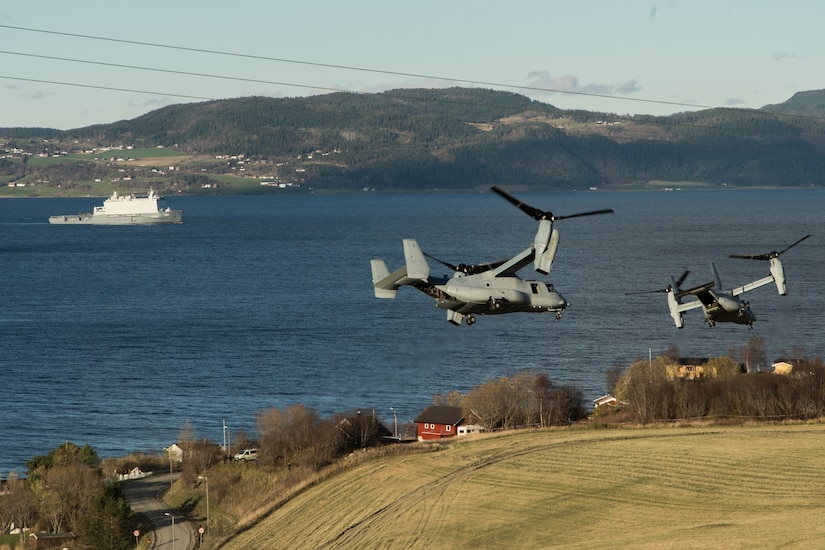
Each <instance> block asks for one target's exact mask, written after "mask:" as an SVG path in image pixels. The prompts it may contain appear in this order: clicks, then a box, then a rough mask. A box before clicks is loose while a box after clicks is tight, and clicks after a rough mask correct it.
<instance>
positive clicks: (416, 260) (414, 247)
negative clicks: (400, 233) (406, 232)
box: [404, 239, 430, 281]
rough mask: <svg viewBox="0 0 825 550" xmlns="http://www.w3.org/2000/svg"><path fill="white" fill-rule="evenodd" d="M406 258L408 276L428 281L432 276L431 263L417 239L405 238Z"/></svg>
mask: <svg viewBox="0 0 825 550" xmlns="http://www.w3.org/2000/svg"><path fill="white" fill-rule="evenodd" d="M404 258H406V260H407V277H409V278H411V279H417V280H420V281H426V280H427V278H429V276H430V264H428V263H427V258H425V257H424V252H422V251H421V247H420V246H418V241H416V240H415V239H404Z"/></svg>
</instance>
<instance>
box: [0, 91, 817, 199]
mask: <svg viewBox="0 0 825 550" xmlns="http://www.w3.org/2000/svg"><path fill="white" fill-rule="evenodd" d="M822 105H825V91H815V92H805V93H804V94H802V95H800V94H797V95H796V96H794V98H792V99H791V100H789V102H788V103H787V104H782V105H779V106H777V105H772V106H767V107H766V108H765V109H762V110H740V109H711V110H703V111H697V112H687V113H680V114H676V115H672V116H668V117H654V116H639V115H636V116H617V115H612V114H607V113H594V112H587V111H561V110H559V109H556V108H555V107H553V106H552V105H548V104H545V103H541V102H537V101H534V100H531V99H529V98H527V97H524V96H521V95H518V94H514V93H508V92H501V91H492V90H484V89H475V88H472V89H470V88H451V89H437V90H424V89H414V90H393V91H389V92H385V93H378V94H352V93H331V94H328V95H319V96H311V97H301V98H282V99H275V98H264V97H249V98H240V99H228V100H221V101H209V102H204V103H189V104H180V105H173V106H169V107H165V108H162V109H158V110H156V111H153V112H150V113H148V114H146V115H143V116H141V117H138V118H136V119H134V120H124V121H120V122H116V123H114V124H106V125H96V126H90V127H86V128H79V129H75V130H68V131H59V130H52V129H38V128H7V129H0V136H2V137H0V144H2V145H3V148H4V149H5V150H6V155H5V158H3V159H0V184H5V183H16V182H17V183H19V182H24V183H28V184H31V185H40V186H47V187H49V186H50V187H53V188H60V189H71V188H77V186H79V185H80V186H82V185H84V182H87V181H89V180H90V179H92V178H94V179H98V180H106V178H108V181H110V182H112V183H115V182H116V181H117V178H116V177H111V174H110V172H111V170H107V168H106V166H105V162H106V161H109V160H111V159H108V158H107V159H104V160H101V157H92V156H91V155H87V156H86V157H84V156H83V155H77V154H74V155H72V154H73V153H80V152H81V151H86V152H87V153H88V152H91V151H98V150H101V149H102V148H108V147H127V146H128V147H136V148H156V147H160V146H162V147H165V148H169V149H172V150H174V151H177V152H178V153H179V154H181V155H186V157H185V160H184V159H183V158H182V159H180V162H178V166H177V167H176V172H175V173H174V174H168V175H167V177H166V179H165V186H166V187H167V188H169V189H171V188H174V189H176V191H177V192H189V193H194V192H202V190H203V189H205V188H207V187H209V184H215V185H218V184H220V185H224V186H230V187H231V185H232V182H231V180H227V179H225V178H224V179H221V177H220V176H226V175H230V176H233V177H238V178H257V179H272V180H273V181H276V182H286V183H295V184H296V185H301V186H304V187H307V186H311V187H313V188H316V189H323V188H330V189H362V188H377V189H383V190H387V189H431V188H453V189H468V188H476V187H486V186H490V185H493V184H499V185H501V184H504V185H508V184H509V185H529V186H534V187H547V188H559V189H581V188H587V187H593V186H598V187H616V188H619V187H623V186H644V185H646V184H648V183H649V182H651V181H658V182H681V183H684V182H699V183H704V184H710V185H726V186H751V185H759V186H819V185H823V184H825V140H823V137H825V117H823V112H822ZM27 155H28V156H29V157H30V158H35V157H36V156H38V157H39V158H42V157H44V156H53V157H54V156H60V155H62V158H64V159H65V160H66V162H53V163H49V164H48V166H43V165H40V166H37V163H34V162H31V161H27ZM216 159H219V160H220V161H219V162H216ZM224 159H235V160H237V159H243V160H242V162H241V164H242V166H240V167H239V165H238V164H237V163H233V162H230V161H224ZM101 162H103V163H104V165H103V166H101V165H100V164H101ZM78 164H81V165H82V164H87V166H85V167H81V166H78ZM167 164H168V163H167ZM155 173H157V172H155ZM101 176H102V177H101ZM145 177H147V176H145V175H142V174H140V173H136V174H135V180H138V182H139V180H140V179H141V178H145ZM144 183H145V182H144ZM161 187H163V185H161Z"/></svg>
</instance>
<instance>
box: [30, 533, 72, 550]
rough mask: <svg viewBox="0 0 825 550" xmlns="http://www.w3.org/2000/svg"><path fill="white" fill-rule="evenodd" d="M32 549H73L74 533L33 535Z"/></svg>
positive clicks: (31, 535)
mask: <svg viewBox="0 0 825 550" xmlns="http://www.w3.org/2000/svg"><path fill="white" fill-rule="evenodd" d="M29 537H30V538H31V547H32V548H35V549H37V550H43V549H44V548H71V547H72V546H74V535H73V534H72V533H44V532H40V533H32V534H30V535H29Z"/></svg>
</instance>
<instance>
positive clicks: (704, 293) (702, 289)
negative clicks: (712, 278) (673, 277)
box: [676, 283, 716, 311]
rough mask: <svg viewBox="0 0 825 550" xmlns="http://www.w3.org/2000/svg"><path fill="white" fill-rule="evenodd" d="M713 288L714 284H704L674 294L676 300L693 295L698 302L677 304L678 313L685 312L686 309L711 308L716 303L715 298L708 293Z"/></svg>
mask: <svg viewBox="0 0 825 550" xmlns="http://www.w3.org/2000/svg"><path fill="white" fill-rule="evenodd" d="M714 286H716V285H715V284H714V283H705V284H703V285H700V286H696V287H693V288H690V289H688V290H680V291H679V292H677V293H676V298H677V299H678V298H682V297H684V296H688V295H693V296H696V297H697V298H698V300H695V301H691V302H687V303H685V304H679V311H686V310H688V309H693V308H697V307H700V306H702V305H704V306H711V305H713V304H714V303H716V296H714V295H713V293H712V292H711V291H710V289H712V288H713V287H714Z"/></svg>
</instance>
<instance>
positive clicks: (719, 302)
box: [628, 235, 810, 330]
mask: <svg viewBox="0 0 825 550" xmlns="http://www.w3.org/2000/svg"><path fill="white" fill-rule="evenodd" d="M808 237H810V235H805V236H804V237H802V238H801V239H799V240H798V241H796V242H795V243H793V244H792V245H790V246H789V247H787V248H785V249H784V250H781V251H779V252H777V251H773V252H768V253H767V254H731V256H730V257H731V258H745V259H750V260H765V261H770V263H771V265H770V275H768V276H767V277H763V278H761V279H758V280H756V281H753V282H751V283H747V284H745V285H742V286H740V287H737V288H734V289H733V290H731V291H730V292H725V291H724V290H722V282H721V280H720V279H719V273H718V272H717V271H716V266H715V265H714V264H713V262H711V264H710V270H711V273H712V275H713V281H711V282H709V283H705V284H702V285H699V286H696V287H693V288H689V289H687V290H682V288H681V285H682V283H683V282H684V281H685V279H686V278H687V276H688V274H689V273H690V271H685V272H684V273H683V274H682V276H681V277H679V279H678V280H676V279H673V277H671V284H669V285H668V286H667V287H666V288H663V289H659V290H651V291H646V292H630V293H628V294H646V293H651V292H660V293H665V294H667V305H668V309H669V310H670V316H671V318H673V322H674V323H675V324H676V327H677V328H683V327H684V326H685V325H684V320H683V319H682V314H683V313H684V312H685V311H688V310H691V309H696V308H700V307H701V308H702V311H703V312H704V314H705V322H706V323H707V324H708V326H709V327H714V326H716V323H736V324H739V325H747V326H748V330H750V329H752V328H753V323H754V321H756V316H755V315H754V314H753V312H752V311H751V307H750V302H746V301H743V300H741V299H740V298H739V296H740V295H742V294H744V293H745V292H749V291H751V290H754V289H756V288H759V287H761V286H764V285H767V284H770V283H775V284H776V289H777V290H778V291H779V295H780V296H785V295H787V294H788V287H787V284H786V282H785V268H784V267H783V265H782V262H781V261H780V260H779V256H781V255H782V254H783V253H785V252H787V251H788V250H789V249H791V248H793V247H794V246H796V245H798V244H799V243H801V242H802V241H804V240H805V239H807V238H808ZM690 295H693V296H696V298H697V299H696V300H690V301H688V302H684V303H683V302H682V298H684V297H686V296H690Z"/></svg>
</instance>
